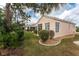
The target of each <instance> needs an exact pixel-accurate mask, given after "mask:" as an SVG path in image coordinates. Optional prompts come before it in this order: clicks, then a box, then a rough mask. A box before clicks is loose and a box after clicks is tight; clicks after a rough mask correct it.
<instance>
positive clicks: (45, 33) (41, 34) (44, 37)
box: [39, 30, 49, 42]
mask: <svg viewBox="0 0 79 59" xmlns="http://www.w3.org/2000/svg"><path fill="white" fill-rule="evenodd" d="M39 37H40V38H41V39H42V41H43V42H45V41H46V40H47V39H48V38H49V32H48V31H47V30H41V31H40V32H39Z"/></svg>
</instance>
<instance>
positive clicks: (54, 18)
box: [37, 16, 75, 25]
mask: <svg viewBox="0 0 79 59" xmlns="http://www.w3.org/2000/svg"><path fill="white" fill-rule="evenodd" d="M43 17H47V18H50V19H53V20H57V21H61V22H65V23H70V24H74V25H75V23H73V22H70V21H66V20H64V19H59V18H57V17H50V16H42V17H41V18H40V19H39V20H38V22H39V21H40V20H41V19H42V18H43ZM38 22H37V23H38Z"/></svg>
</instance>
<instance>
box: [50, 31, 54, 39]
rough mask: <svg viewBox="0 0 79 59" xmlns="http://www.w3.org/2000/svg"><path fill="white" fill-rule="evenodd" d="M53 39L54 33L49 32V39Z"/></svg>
mask: <svg viewBox="0 0 79 59" xmlns="http://www.w3.org/2000/svg"><path fill="white" fill-rule="evenodd" d="M53 37H54V31H53V30H49V39H53Z"/></svg>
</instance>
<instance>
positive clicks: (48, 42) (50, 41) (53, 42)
mask: <svg viewBox="0 0 79 59" xmlns="http://www.w3.org/2000/svg"><path fill="white" fill-rule="evenodd" d="M57 42H58V40H54V39H48V40H47V41H45V42H43V43H45V44H55V43H57Z"/></svg>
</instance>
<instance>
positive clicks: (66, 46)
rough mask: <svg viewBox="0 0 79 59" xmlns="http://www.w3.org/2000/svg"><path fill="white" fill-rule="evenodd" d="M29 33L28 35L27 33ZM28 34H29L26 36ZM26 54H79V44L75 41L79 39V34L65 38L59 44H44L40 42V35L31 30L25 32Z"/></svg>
mask: <svg viewBox="0 0 79 59" xmlns="http://www.w3.org/2000/svg"><path fill="white" fill-rule="evenodd" d="M27 34H28V35H27ZM26 35H27V36H26ZM25 37H26V38H27V39H25V41H24V55H29V56H72V55H79V46H77V45H75V44H73V41H75V40H79V35H75V37H74V38H64V39H63V40H62V42H61V43H60V44H59V45H57V46H51V47H47V46H42V45H40V44H39V43H38V40H39V37H37V36H36V35H34V34H33V33H31V32H27V33H26V34H25Z"/></svg>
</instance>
